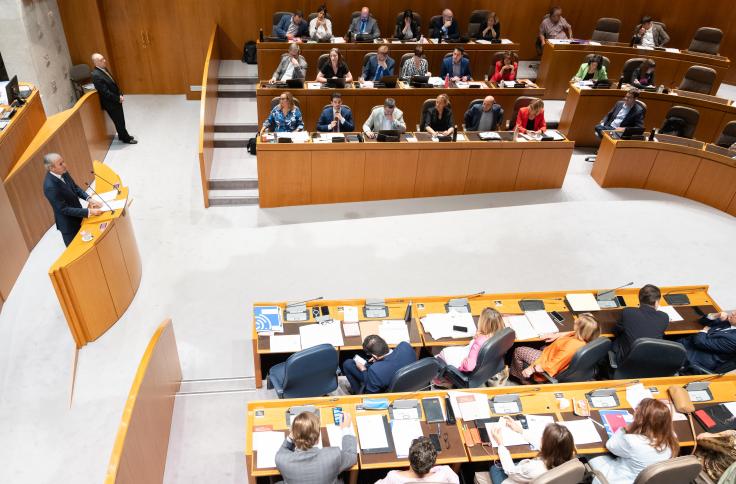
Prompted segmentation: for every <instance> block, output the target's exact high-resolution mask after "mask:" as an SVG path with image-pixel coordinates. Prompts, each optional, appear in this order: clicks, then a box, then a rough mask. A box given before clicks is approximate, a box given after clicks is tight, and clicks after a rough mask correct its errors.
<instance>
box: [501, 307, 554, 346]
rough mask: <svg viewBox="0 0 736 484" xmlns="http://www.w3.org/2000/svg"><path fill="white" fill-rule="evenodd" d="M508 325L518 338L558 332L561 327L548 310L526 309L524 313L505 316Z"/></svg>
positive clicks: (529, 337)
mask: <svg viewBox="0 0 736 484" xmlns="http://www.w3.org/2000/svg"><path fill="white" fill-rule="evenodd" d="M503 319H504V322H505V323H506V327H508V328H511V329H513V330H514V333H516V339H517V340H523V339H533V338H539V337H540V336H542V335H544V334H549V333H557V332H559V328H558V327H557V325H556V324H555V323H554V321H552V318H551V317H550V316H549V314H547V311H544V310H540V311H526V312H525V313H524V314H518V315H511V316H504V318H503Z"/></svg>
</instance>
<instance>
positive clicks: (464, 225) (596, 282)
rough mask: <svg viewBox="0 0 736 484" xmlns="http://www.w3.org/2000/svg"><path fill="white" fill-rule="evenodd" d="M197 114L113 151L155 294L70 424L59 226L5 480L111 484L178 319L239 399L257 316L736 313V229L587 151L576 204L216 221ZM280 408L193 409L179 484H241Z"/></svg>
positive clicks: (529, 196) (161, 115) (28, 301)
mask: <svg viewBox="0 0 736 484" xmlns="http://www.w3.org/2000/svg"><path fill="white" fill-rule="evenodd" d="M732 93H733V90H731V91H730V92H729V94H732ZM731 97H732V96H731ZM198 116H199V103H198V102H187V101H185V100H184V99H183V98H182V97H180V96H129V97H128V98H127V102H126V117H127V119H128V124H129V127H130V131H131V132H132V133H133V134H134V135H136V136H137V137H138V138H139V140H140V144H138V145H135V146H129V145H120V144H118V143H117V142H116V143H115V144H114V145H113V148H112V150H111V152H110V154H109V156H108V157H107V159H106V162H108V163H109V164H110V165H111V167H112V168H113V169H115V170H117V171H118V172H119V173H120V175H121V177H122V179H123V180H124V181H125V183H126V184H128V185H129V186H130V187H131V193H132V196H133V198H134V203H133V205H132V207H131V216H132V219H133V223H134V226H135V230H136V237H137V240H138V245H139V247H140V250H141V257H142V260H143V279H142V282H141V287H140V290H139V291H138V294H137V295H136V298H135V300H134V301H133V303H132V305H131V306H130V308H129V309H128V311H127V312H126V314H125V315H124V316H123V318H122V319H121V320H120V321H119V322H118V323H117V324H116V325H115V326H114V327H113V328H111V329H110V330H109V331H108V332H107V333H106V334H105V335H103V336H102V337H101V338H100V339H99V340H98V341H96V342H94V343H91V344H89V345H88V346H86V347H85V348H84V349H82V350H81V352H80V359H79V369H78V373H77V383H76V393H75V396H74V401H73V404H72V406H71V408H70V407H69V383H70V377H71V362H72V354H73V344H72V340H71V337H70V335H69V331H68V328H67V326H66V322H65V320H64V317H63V314H62V312H61V309H60V307H59V305H58V302H57V300H56V296H55V294H54V292H53V289H52V287H51V284H50V282H49V278H48V275H47V271H48V267H49V266H50V265H51V263H52V262H53V261H54V260H55V258H56V257H58V255H59V254H60V253H61V251H62V250H63V245H62V242H61V237H60V236H59V234H58V233H57V232H56V231H55V230H54V229H50V230H49V232H48V233H47V234H46V235H45V236H44V237H43V239H42V240H41V241H40V242H39V244H38V245H37V246H36V247H35V248H34V250H33V252H32V254H31V256H30V258H29V260H28V262H27V264H26V266H25V268H24V270H23V273H22V274H21V276H20V278H19V279H18V282H17V284H16V286H15V288H14V289H13V291H12V293H11V295H10V298H9V300H8V302H7V303H6V305H5V307H4V308H3V311H2V313H1V314H0V428H2V431H0V455H2V462H3V465H2V466H0V482H3V483H5V482H9V483H52V482H53V483H58V482H74V483H75V484H77V483H79V484H86V483H95V484H98V483H99V482H101V481H102V479H103V477H104V475H105V471H106V467H107V464H108V460H109V457H110V451H111V448H112V443H113V440H114V438H115V434H116V432H117V426H118V423H119V420H120V416H121V412H122V408H123V405H124V402H125V399H126V397H127V394H128V391H129V388H130V384H131V381H132V377H133V375H134V373H135V371H136V368H137V365H138V363H139V361H140V357H141V355H142V354H143V351H144V349H145V347H146V345H147V343H148V341H149V339H150V337H151V335H152V334H153V332H154V330H155V328H156V326H157V325H158V324H159V323H160V322H161V321H162V320H163V319H164V318H166V317H171V318H173V321H174V327H175V331H176V337H177V341H178V345H179V354H180V358H181V364H182V369H183V372H184V378H185V379H205V378H226V377H246V378H244V379H242V380H237V382H239V383H237V384H236V385H235V386H236V387H239V388H252V385H253V382H252V378H247V377H252V375H253V367H252V357H251V349H250V348H251V344H250V340H249V335H250V318H249V314H250V311H251V307H252V303H253V302H254V301H262V300H284V299H300V298H308V297H314V296H325V297H326V298H344V297H364V296H368V297H371V296H372V297H384V296H385V297H390V296H398V295H433V294H463V293H472V292H476V291H478V290H481V289H485V290H487V291H491V292H502V291H533V290H550V289H561V288H562V289H564V288H569V289H576V288H589V287H611V286H614V285H617V284H622V283H625V282H628V281H632V280H633V281H634V283H635V284H637V285H639V284H644V283H647V282H653V283H657V284H660V285H675V284H690V283H708V284H711V293H712V295H713V296H714V297H715V298H716V299H717V300H718V301H719V302H720V303H721V304H723V305H724V306H726V307H736V290H735V287H734V283H733V274H732V273H733V267H735V266H736V255H734V251H733V240H736V224H734V218H733V217H731V216H728V215H726V214H724V213H722V212H720V211H718V210H715V209H712V208H710V207H707V206H704V205H701V204H699V203H696V202H692V201H689V200H684V199H681V198H677V197H673V196H669V195H664V194H659V193H654V192H647V191H639V190H603V189H601V188H600V187H598V185H596V184H595V182H593V180H592V179H591V178H590V177H589V172H590V167H591V165H590V164H588V163H585V162H584V161H583V160H582V157H583V154H584V153H583V152H577V151H576V153H577V154H576V155H575V156H574V157H573V160H572V162H571V165H570V170H569V172H568V175H567V178H566V180H565V184H564V186H563V188H562V189H561V190H548V191H535V192H520V193H504V194H495V195H477V196H468V197H447V198H435V199H418V200H405V201H385V202H371V203H354V204H342V205H330V206H311V207H294V208H281V209H268V210H261V209H259V208H257V207H248V206H243V207H223V208H211V209H209V210H205V209H204V208H203V206H202V194H201V188H200V180H199V172H198V165H197V157H196V149H197V140H198V134H197V127H198ZM80 182H81V180H80ZM202 385H203V384H202V383H198V382H194V383H192V384H191V385H190V387H191V388H192V389H197V388H202ZM265 395H268V394H267V393H263V392H261V393H257V394H256V393H252V392H243V393H229V394H223V393H219V394H211V395H191V396H180V397H178V398H177V404H176V410H175V421H174V425H173V428H172V440H171V446H170V453H169V468H168V470H167V477H166V481H167V482H169V483H173V482H177V483H189V482H192V483H194V482H212V483H220V482H222V483H229V482H244V481H245V475H244V469H243V461H242V453H243V451H244V446H245V444H244V442H245V437H244V424H243V422H244V418H245V402H246V400H249V399H254V398H263V397H264V396H265Z"/></svg>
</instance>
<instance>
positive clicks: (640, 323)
mask: <svg viewBox="0 0 736 484" xmlns="http://www.w3.org/2000/svg"><path fill="white" fill-rule="evenodd" d="M661 297H662V293H661V291H660V290H659V288H658V287H657V286H654V285H652V284H647V285H646V286H644V287H642V288H641V289H639V307H638V308H631V307H627V308H624V310H623V312H622V317H621V321H619V322H618V323H616V326H615V327H614V328H613V333H614V334H615V335H616V339H614V340H613V345H612V346H611V351H613V354H614V358H615V359H616V361H617V362H619V363H620V362H622V361H624V360H625V359H626V357H627V356H628V354H629V352H630V351H631V346H632V345H633V344H634V341H636V340H638V339H639V338H656V339H663V338H664V331H665V330H666V329H667V325H668V324H669V322H670V318H669V316H667V313H664V312H662V311H657V308H658V307H659V299H660V298H661Z"/></svg>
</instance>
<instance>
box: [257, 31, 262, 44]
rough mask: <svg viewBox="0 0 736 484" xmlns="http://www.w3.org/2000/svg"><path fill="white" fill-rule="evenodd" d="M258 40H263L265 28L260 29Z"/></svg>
mask: <svg viewBox="0 0 736 484" xmlns="http://www.w3.org/2000/svg"><path fill="white" fill-rule="evenodd" d="M258 40H259V41H260V42H263V29H258Z"/></svg>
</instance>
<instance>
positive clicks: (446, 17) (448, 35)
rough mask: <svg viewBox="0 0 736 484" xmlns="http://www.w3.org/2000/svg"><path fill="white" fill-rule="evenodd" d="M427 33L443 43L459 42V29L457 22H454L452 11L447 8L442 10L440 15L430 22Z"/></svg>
mask: <svg viewBox="0 0 736 484" xmlns="http://www.w3.org/2000/svg"><path fill="white" fill-rule="evenodd" d="M429 31H430V33H431V34H430V35H431V36H432V38H434V39H439V40H441V41H445V42H457V41H458V40H460V29H459V28H458V26H457V20H455V17H454V16H453V14H452V10H450V9H449V8H446V9H444V10H443V11H442V15H441V16H440V17H437V18H435V19H434V20H433V21H432V24H431V25H430V29H429Z"/></svg>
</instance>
